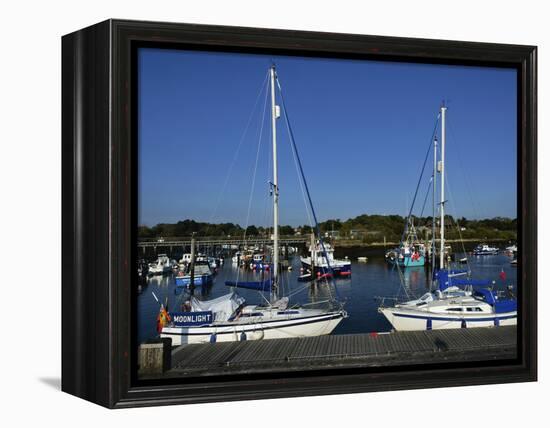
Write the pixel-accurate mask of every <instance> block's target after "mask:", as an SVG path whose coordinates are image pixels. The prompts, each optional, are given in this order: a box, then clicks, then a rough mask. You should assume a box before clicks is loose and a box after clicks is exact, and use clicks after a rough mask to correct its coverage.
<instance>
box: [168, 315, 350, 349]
mask: <svg viewBox="0 0 550 428" xmlns="http://www.w3.org/2000/svg"><path fill="white" fill-rule="evenodd" d="M344 316H345V313H344V312H329V313H324V314H321V315H316V316H311V317H300V318H288V319H284V320H280V321H269V322H263V323H262V322H252V323H243V322H235V323H229V322H227V323H223V324H220V325H208V326H200V327H165V328H163V329H162V333H161V335H160V336H161V337H169V338H171V339H172V345H173V346H179V345H186V344H197V343H209V342H211V341H212V336H213V335H215V341H216V342H237V341H241V340H243V339H245V340H262V339H284V338H293V337H312V336H323V335H327V334H330V333H331V332H332V331H333V330H334V329H335V328H336V326H337V325H338V324H339V323H340V321H342V319H343V318H344ZM243 333H244V334H245V335H246V338H244V337H243Z"/></svg>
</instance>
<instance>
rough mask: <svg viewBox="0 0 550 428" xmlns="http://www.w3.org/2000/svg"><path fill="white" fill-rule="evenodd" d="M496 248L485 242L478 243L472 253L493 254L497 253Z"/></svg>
mask: <svg viewBox="0 0 550 428" xmlns="http://www.w3.org/2000/svg"><path fill="white" fill-rule="evenodd" d="M498 251H499V250H498V248H496V247H491V246H490V245H487V244H479V245H478V246H477V247H475V248H474V255H475V256H494V255H497V254H498Z"/></svg>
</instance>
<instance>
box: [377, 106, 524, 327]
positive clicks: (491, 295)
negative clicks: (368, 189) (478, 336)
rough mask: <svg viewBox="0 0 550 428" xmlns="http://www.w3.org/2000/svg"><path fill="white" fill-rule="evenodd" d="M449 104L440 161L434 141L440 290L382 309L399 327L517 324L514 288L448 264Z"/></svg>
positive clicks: (437, 282) (437, 280)
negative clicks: (504, 289) (496, 285)
mask: <svg viewBox="0 0 550 428" xmlns="http://www.w3.org/2000/svg"><path fill="white" fill-rule="evenodd" d="M446 112H447V108H446V107H445V105H443V106H441V109H440V115H441V153H440V155H441V158H440V160H439V162H438V161H437V140H434V172H433V181H434V189H433V192H434V193H433V195H434V197H433V198H434V215H433V217H432V230H433V233H432V269H433V275H432V279H433V281H434V285H436V286H437V289H436V290H435V291H432V292H428V293H425V294H424V295H423V296H422V297H420V298H419V299H414V300H408V301H405V302H401V303H397V304H395V305H394V306H388V307H387V306H385V305H384V301H382V304H381V305H380V307H379V309H378V310H379V312H380V313H382V314H383V315H384V316H385V317H386V319H387V320H388V321H389V322H390V323H391V325H392V326H393V328H394V329H395V330H432V329H449V328H471V327H489V326H500V325H516V323H517V300H516V298H515V297H514V296H513V294H512V290H511V287H509V288H508V290H507V294H508V295H504V293H503V292H500V293H499V292H497V291H495V290H493V289H492V287H491V285H492V282H491V281H484V280H474V279H471V278H470V272H469V271H465V270H453V269H451V268H450V266H449V265H446V263H445V261H446V260H445V203H446V202H447V201H446V200H445V143H446V141H445V138H446V130H445V125H446V123H445V122H446ZM438 173H439V174H440V180H439V182H440V201H439V206H440V246H439V267H438V269H436V266H435V260H436V253H435V249H436V243H435V194H436V187H435V183H436V176H437V174H438Z"/></svg>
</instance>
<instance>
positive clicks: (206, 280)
mask: <svg viewBox="0 0 550 428" xmlns="http://www.w3.org/2000/svg"><path fill="white" fill-rule="evenodd" d="M211 282H212V276H211V275H202V276H196V277H195V281H194V285H197V286H198V285H206V284H210V283H211ZM190 284H191V278H190V277H176V285H177V286H178V287H186V286H188V285H190Z"/></svg>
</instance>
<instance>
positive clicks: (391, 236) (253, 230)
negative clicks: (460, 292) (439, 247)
mask: <svg viewBox="0 0 550 428" xmlns="http://www.w3.org/2000/svg"><path fill="white" fill-rule="evenodd" d="M413 223H414V225H415V226H416V227H417V228H418V230H419V236H420V237H422V238H423V237H425V234H430V233H431V229H432V218H431V217H413ZM445 224H446V225H447V227H446V234H447V237H448V238H449V239H459V238H461V237H462V238H463V239H481V240H483V239H487V240H491V239H506V240H512V239H516V236H517V219H510V218H505V217H495V218H491V219H481V220H468V219H466V218H464V217H461V218H458V219H455V218H453V217H452V216H450V215H447V216H445ZM319 226H320V228H321V232H322V233H325V232H333V231H334V232H338V234H339V238H341V239H355V240H360V241H361V242H363V243H373V242H382V241H383V240H384V237H385V238H386V240H387V241H388V242H397V241H399V240H400V239H401V235H402V234H403V229H404V227H405V217H402V216H400V215H380V214H372V215H368V214H362V215H360V216H357V217H355V218H350V219H348V220H345V221H342V220H340V219H330V220H327V221H324V222H322V223H320V225H319ZM436 227H437V229H438V230H439V219H438V218H436ZM296 232H299V233H300V234H302V235H305V234H309V233H311V232H312V228H311V227H310V226H308V225H303V226H299V227H297V228H296V229H295V228H294V227H292V226H289V225H285V226H280V227H279V233H280V235H283V236H289V235H294V234H295V233H296ZM270 233H271V229H269V228H265V227H262V226H254V225H251V226H248V228H247V232H246V234H247V236H250V237H253V236H269V235H270ZM193 234H195V235H196V236H211V237H227V236H233V237H236V236H243V234H244V229H243V228H242V227H241V226H239V225H238V224H233V223H220V224H209V223H203V222H196V221H194V220H183V221H178V222H177V223H175V224H169V223H159V224H157V225H156V226H153V227H147V226H139V227H138V236H139V238H140V239H156V238H159V237H161V236H162V237H186V236H191V235H193Z"/></svg>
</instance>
